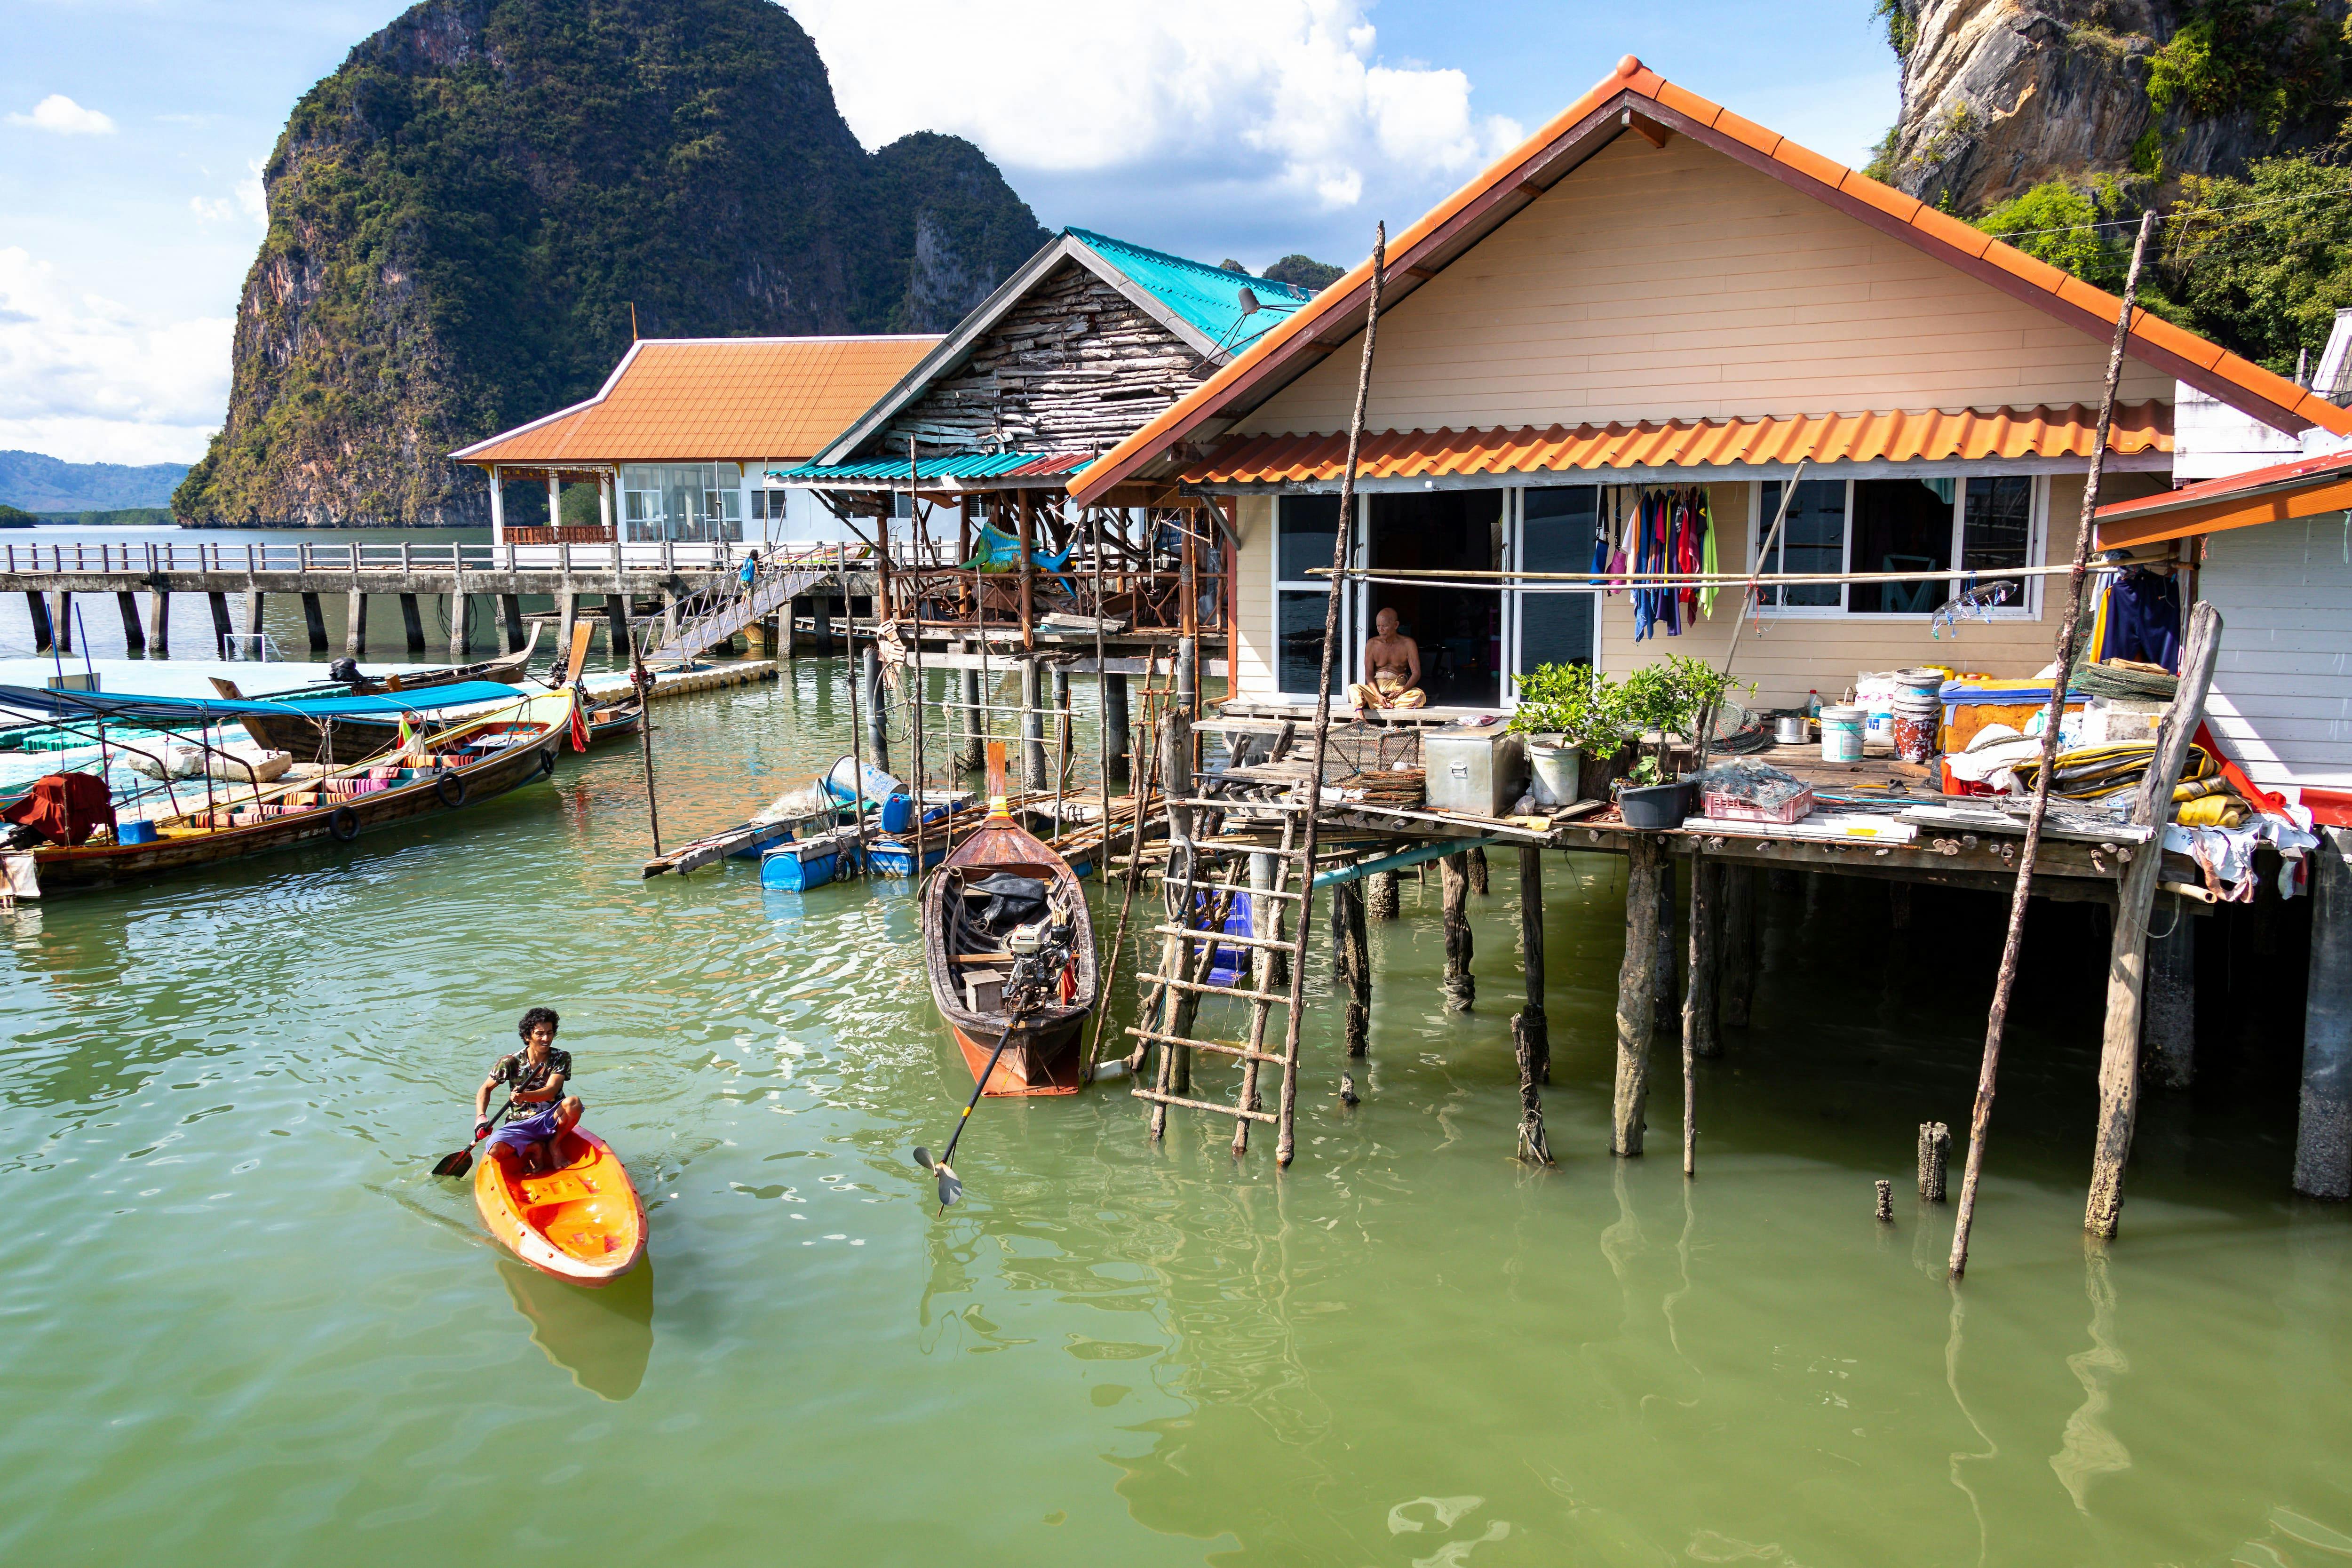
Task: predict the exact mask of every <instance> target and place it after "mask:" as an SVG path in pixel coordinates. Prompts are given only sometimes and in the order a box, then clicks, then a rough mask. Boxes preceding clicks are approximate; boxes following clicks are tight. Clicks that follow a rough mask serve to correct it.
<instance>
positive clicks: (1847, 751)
mask: <svg viewBox="0 0 2352 1568" xmlns="http://www.w3.org/2000/svg"><path fill="white" fill-rule="evenodd" d="M1863 718H1864V715H1863V710H1861V709H1859V708H1849V707H1846V706H1845V705H1844V704H1843V703H1837V704H1832V706H1830V707H1827V708H1824V709H1822V761H1823V762H1825V763H1858V762H1860V761H1862V725H1863Z"/></svg>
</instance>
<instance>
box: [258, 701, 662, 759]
mask: <svg viewBox="0 0 2352 1568" xmlns="http://www.w3.org/2000/svg"><path fill="white" fill-rule="evenodd" d="M483 685H484V683H482V682H478V681H468V682H467V683H465V684H464V685H462V686H452V687H449V688H447V689H446V691H445V692H435V691H427V692H425V693H423V694H421V695H420V696H419V697H418V699H417V701H418V703H419V706H418V708H417V710H416V711H414V712H403V711H402V710H400V709H399V708H398V707H396V706H394V704H399V703H403V702H405V701H407V700H409V698H410V693H408V692H405V691H404V692H401V693H398V694H397V695H395V694H393V693H389V692H387V693H383V694H382V695H380V696H375V697H371V698H366V699H362V700H365V701H370V702H374V703H379V704H383V705H385V706H383V707H381V708H378V709H376V710H373V711H370V712H366V713H358V712H353V711H351V710H350V709H351V702H352V700H350V699H344V700H341V705H340V706H339V705H338V704H337V702H336V701H335V700H320V699H316V698H296V699H290V700H272V701H271V702H269V703H268V705H267V710H262V709H261V707H260V706H259V705H248V706H247V707H246V708H243V709H240V710H237V712H236V714H235V717H236V721H237V722H239V723H241V724H243V725H244V726H245V731H246V733H247V734H248V735H251V736H252V737H253V738H254V740H255V741H256V742H258V743H259V744H261V745H264V746H267V747H268V748H270V749H271V750H272V751H278V752H289V753H291V754H292V755H294V756H296V757H300V758H308V759H315V760H316V761H319V762H327V763H344V764H349V763H360V762H365V761H366V760H367V759H369V758H371V757H373V756H376V755H378V754H380V753H382V752H385V751H388V750H390V749H391V748H393V747H394V746H397V745H399V744H400V743H401V726H402V723H403V721H405V722H406V724H407V726H408V730H409V732H410V734H412V735H415V734H418V733H420V732H421V733H422V734H423V735H424V736H425V739H426V740H427V741H428V742H430V740H431V739H432V738H433V737H434V736H435V735H437V734H439V733H440V732H441V731H443V730H444V729H446V728H453V727H458V726H463V725H465V724H467V723H470V722H471V721H472V720H473V718H474V717H476V715H472V714H467V715H461V716H459V717H458V718H456V719H451V718H449V717H447V716H446V714H445V713H443V712H441V711H439V710H441V709H444V708H446V707H449V706H452V705H455V704H456V703H459V702H463V703H467V704H471V703H477V702H481V701H484V700H490V699H488V698H487V697H486V696H485V695H484V692H483ZM497 693H498V694H499V695H501V696H504V697H506V698H508V699H511V698H513V697H514V696H515V695H517V694H516V692H515V691H514V690H513V689H512V688H510V687H499V688H498V689H497ZM645 715H646V702H645V699H644V698H643V697H641V696H639V695H638V694H637V693H636V692H635V691H625V692H622V693H620V694H619V695H617V696H613V697H591V698H589V700H588V702H587V706H586V707H584V708H583V709H582V710H581V717H582V718H583V719H584V720H585V721H587V725H588V744H589V745H590V746H591V747H592V748H593V747H594V746H595V745H596V744H598V743H599V742H604V741H617V740H620V739H622V738H623V737H625V736H629V735H634V734H635V733H636V732H637V728H638V726H639V725H640V724H642V723H643V722H644V721H645Z"/></svg>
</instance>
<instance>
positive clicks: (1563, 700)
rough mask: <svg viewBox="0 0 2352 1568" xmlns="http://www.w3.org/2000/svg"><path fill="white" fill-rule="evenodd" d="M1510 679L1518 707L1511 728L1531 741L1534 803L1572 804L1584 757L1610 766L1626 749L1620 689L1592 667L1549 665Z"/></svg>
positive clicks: (1530, 768)
mask: <svg viewBox="0 0 2352 1568" xmlns="http://www.w3.org/2000/svg"><path fill="white" fill-rule="evenodd" d="M1511 679H1512V684H1513V685H1515V686H1516V687H1517V689H1518V696H1519V704H1518V709H1517V711H1516V712H1514V713H1513V714H1512V715H1511V723H1510V728H1511V730H1512V731H1513V732H1514V733H1517V734H1521V735H1525V736H1526V737H1527V738H1528V769H1529V771H1530V772H1532V773H1534V775H1535V784H1536V804H1537V805H1572V804H1573V803H1574V802H1575V801H1576V799H1577V796H1578V782H1579V781H1578V778H1577V774H1578V772H1579V767H1578V761H1579V758H1580V756H1581V757H1589V758H1591V760H1592V761H1593V762H1594V763H1606V762H1608V761H1609V760H1610V759H1611V758H1612V757H1614V756H1615V755H1616V754H1617V753H1618V752H1620V751H1622V750H1623V749H1624V745H1625V727H1624V725H1623V724H1622V722H1621V721H1619V718H1618V702H1617V689H1616V687H1615V685H1614V684H1613V683H1612V682H1611V681H1610V679H1609V678H1608V677H1606V676H1604V675H1602V674H1601V672H1600V671H1599V670H1597V669H1595V668H1592V667H1591V665H1589V664H1547V665H1542V666H1539V667H1538V668H1535V669H1533V670H1531V671H1529V672H1528V674H1526V675H1518V676H1514V677H1512V678H1511Z"/></svg>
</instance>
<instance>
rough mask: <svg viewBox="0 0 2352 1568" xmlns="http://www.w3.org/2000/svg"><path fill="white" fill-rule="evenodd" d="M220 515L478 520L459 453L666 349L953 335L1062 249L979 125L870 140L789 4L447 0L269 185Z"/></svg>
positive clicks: (365, 52)
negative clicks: (853, 125)
mask: <svg viewBox="0 0 2352 1568" xmlns="http://www.w3.org/2000/svg"><path fill="white" fill-rule="evenodd" d="M263 178H264V184H265V188H266V189H267V192H268V200H269V229H268V235H267V237H265V238H264V240H263V242H262V247H261V252H260V255H259V256H258V257H257V258H256V259H255V261H254V264H253V269H252V271H251V272H250V273H249V274H248V275H247V279H246V286H245V293H244V298H243V300H242V301H241V303H240V305H239V308H238V312H237V330H236V348H235V353H234V363H233V372H232V387H231V392H230V399H229V407H228V414H227V420H226V426H224V428H223V429H222V431H221V433H220V434H219V435H218V436H217V437H215V438H214V441H213V445H212V448H211V450H210V451H209V452H208V453H207V454H206V456H205V459H204V461H203V462H202V463H200V464H199V465H197V467H196V468H195V469H194V471H193V472H192V473H191V474H190V475H189V477H188V479H187V482H186V483H185V484H184V485H183V486H182V487H181V489H180V490H179V492H178V494H177V495H176V496H175V497H174V505H175V508H176V509H177V510H178V511H179V512H180V514H181V515H182V516H183V517H186V518H191V519H195V520H203V521H222V522H306V523H313V524H341V525H354V524H394V523H481V522H486V521H488V500H487V496H486V494H485V491H484V488H483V486H482V483H481V480H480V479H478V477H475V476H472V475H471V474H461V473H460V472H459V471H458V470H457V465H453V464H451V463H449V462H448V461H447V460H446V458H445V456H444V454H446V452H448V451H449V450H450V449H451V448H453V447H459V446H463V445H465V444H466V443H467V442H468V441H472V440H476V439H478V438H480V437H484V436H487V435H489V434H492V433H494V432H496V431H498V430H500V429H504V428H506V427H508V426H513V425H516V424H520V423H521V422H522V421H523V420H525V419H529V418H531V417H533V416H538V415H541V414H544V413H547V412H549V411H551V410H552V409H554V408H557V407H559V406H561V405H564V404H566V403H571V402H574V401H576V400H578V399H579V398H581V397H583V396H585V395H588V394H589V393H591V392H593V390H594V389H595V387H596V386H597V385H598V384H600V383H601V382H602V381H603V379H604V375H605V374H607V373H608V372H609V371H610V369H611V368H612V365H613V363H614V361H615V360H616V359H617V358H618V357H619V356H620V353H621V352H622V351H623V350H624V349H625V348H626V346H627V345H628V342H629V338H630V332H631V325H632V323H631V307H632V306H633V305H634V307H635V328H636V330H637V331H639V332H641V333H642V334H643V335H645V336H647V337H686V336H731V335H739V334H741V335H795V334H803V333H817V332H856V331H941V330H943V329H945V328H946V327H948V326H949V325H950V324H952V323H953V322H954V321H956V320H958V319H959V318H961V316H962V315H963V314H964V313H965V312H966V311H967V310H970V309H971V307H972V306H973V305H975V304H977V303H978V302H979V301H980V300H982V298H984V297H985V296H986V295H987V294H988V292H989V290H990V289H993V288H994V287H995V285H996V284H997V283H998V282H999V281H1000V280H1002V279H1003V278H1004V277H1005V276H1006V275H1007V274H1008V273H1009V272H1010V271H1011V270H1012V269H1013V268H1014V267H1016V266H1018V265H1019V264H1020V263H1021V262H1022V261H1023V260H1024V259H1026V258H1028V257H1029V256H1030V255H1031V254H1032V253H1033V252H1034V250H1035V249H1036V248H1037V247H1039V246H1040V245H1043V244H1044V243H1045V239H1046V235H1045V231H1044V230H1043V229H1042V228H1040V227H1039V226H1038V224H1037V221H1036V219H1035V217H1034V215H1033V214H1032V213H1031V212H1030V210H1029V208H1028V207H1027V206H1026V205H1024V203H1023V202H1022V201H1021V199H1020V198H1019V196H1017V195H1014V193H1013V190H1012V189H1011V188H1010V187H1009V186H1008V185H1006V184H1005V183H1004V180H1003V176H1002V175H1001V174H998V172H997V170H996V168H995V167H994V165H993V164H992V163H989V161H988V160H987V159H986V158H985V157H984V156H982V154H981V153H980V152H979V150H978V149H976V148H974V147H972V146H971V144H970V143H968V142H963V141H961V140H959V139H957V138H954V137H946V136H937V135H930V134H920V135H915V136H909V137H907V138H905V139H904V140H902V141H900V142H896V143H893V144H892V145H891V146H888V147H886V148H884V149H882V150H881V151H880V152H879V153H872V154H868V153H866V152H865V151H864V150H863V149H862V148H861V147H860V146H859V145H858V144H857V142H856V138H855V137H854V136H853V135H851V133H850V131H849V128H848V126H847V124H846V123H845V122H844V121H843V120H842V118H841V115H840V113H839V111H838V110H836V109H835V105H834V100H833V92H832V87H831V83H830V82H829V80H828V79H827V78H826V75H825V70H824V63H823V61H821V60H820V59H819V58H818V57H817V53H816V49H815V47H814V45H813V44H812V43H811V42H810V41H809V38H808V37H807V35H806V34H805V33H803V32H802V30H801V29H800V27H799V26H798V25H797V24H796V23H794V22H793V19H792V17H791V16H789V15H788V14H787V13H786V12H785V11H784V10H783V8H782V6H780V5H773V4H771V3H770V0H425V3H424V4H422V5H416V6H415V7H414V8H413V9H411V10H410V11H408V12H407V13H406V14H405V15H404V16H402V17H400V19H399V20H397V21H395V22H394V23H393V24H392V25H391V26H388V27H386V28H385V29H384V30H383V32H381V33H378V34H377V35H376V36H375V37H372V38H370V39H368V40H367V41H366V42H364V43H362V44H361V45H360V46H359V47H357V48H355V49H353V50H352V53H351V56H350V58H348V59H346V60H345V61H344V63H343V65H342V67H341V69H339V70H337V71H336V72H335V73H334V75H332V76H331V77H329V78H327V79H325V80H323V81H321V82H320V83H319V85H318V86H317V87H315V88H313V89H311V90H310V93H308V94H307V95H305V96H304V98H303V99H302V100H301V102H300V103H299V104H298V105H297V106H296V107H295V110H294V112H293V115H292V117H291V118H290V119H289V121H288V123H287V126H286V130H285V132H284V133H283V135H282V136H281V137H280V138H279V141H278V147H277V150H276V152H275V153H273V154H272V155H271V157H270V160H269V163H268V168H267V169H266V171H265V172H264V176H263Z"/></svg>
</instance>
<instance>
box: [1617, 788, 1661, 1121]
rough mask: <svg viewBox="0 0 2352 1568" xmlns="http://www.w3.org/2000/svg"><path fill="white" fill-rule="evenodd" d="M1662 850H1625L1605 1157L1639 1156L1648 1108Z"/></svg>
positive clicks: (1633, 844) (1640, 836) (1630, 845)
mask: <svg viewBox="0 0 2352 1568" xmlns="http://www.w3.org/2000/svg"><path fill="white" fill-rule="evenodd" d="M1665 858H1666V857H1665V851H1664V849H1663V848H1661V847H1660V846H1659V845H1658V842H1657V840H1656V839H1654V838H1653V837H1651V836H1650V835H1649V834H1646V833H1637V834H1634V835H1633V836H1632V837H1630V838H1629V839H1628V840H1627V843H1626V847H1625V958H1624V962H1623V963H1622V965H1621V966H1620V967H1619V969H1618V971H1617V1089H1616V1099H1615V1103H1614V1105H1613V1106H1612V1110H1611V1120H1610V1131H1609V1152H1611V1153H1612V1154H1618V1155H1628V1156H1630V1155H1633V1154H1638V1153H1640V1152H1642V1130H1643V1125H1644V1123H1643V1114H1644V1113H1645V1112H1646V1111H1647V1110H1648V1109H1649V1103H1650V1034H1651V1031H1652V1030H1653V1029H1654V1028H1655V1026H1656V1025H1657V1010H1658V982H1657V975H1656V970H1657V966H1658V884H1659V882H1660V881H1661V880H1662V879H1663V877H1662V873H1663V872H1664V870H1665V869H1666V868H1665V865H1664V861H1665Z"/></svg>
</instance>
